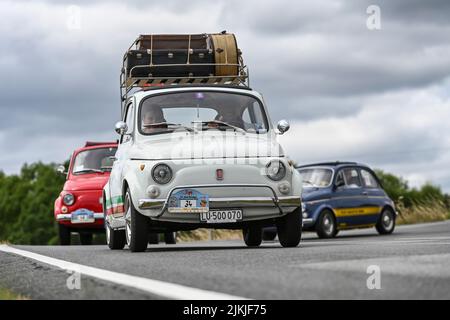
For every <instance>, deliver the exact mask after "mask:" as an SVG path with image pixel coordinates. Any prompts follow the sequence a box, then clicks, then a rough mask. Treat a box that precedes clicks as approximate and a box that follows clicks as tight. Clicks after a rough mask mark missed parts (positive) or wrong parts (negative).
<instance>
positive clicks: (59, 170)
mask: <svg viewBox="0 0 450 320" xmlns="http://www.w3.org/2000/svg"><path fill="white" fill-rule="evenodd" d="M56 172H58V173H61V174H66V173H67V172H66V168H65V167H64V166H63V165H60V166H58V167H57V168H56Z"/></svg>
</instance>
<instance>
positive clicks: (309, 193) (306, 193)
mask: <svg viewBox="0 0 450 320" xmlns="http://www.w3.org/2000/svg"><path fill="white" fill-rule="evenodd" d="M330 192H331V191H330V189H329V188H313V187H303V192H302V200H303V201H305V202H308V201H314V200H321V199H325V198H328V197H329V196H330Z"/></svg>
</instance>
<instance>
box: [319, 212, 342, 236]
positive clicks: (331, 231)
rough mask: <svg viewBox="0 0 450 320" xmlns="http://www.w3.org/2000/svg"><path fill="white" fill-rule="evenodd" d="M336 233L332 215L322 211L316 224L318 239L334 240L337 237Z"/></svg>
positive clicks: (334, 220)
mask: <svg viewBox="0 0 450 320" xmlns="http://www.w3.org/2000/svg"><path fill="white" fill-rule="evenodd" d="M337 232H338V230H337V225H336V219H335V218H334V214H333V213H332V212H331V211H330V210H324V211H322V212H321V213H320V216H319V219H317V222H316V233H317V235H318V236H319V238H321V239H326V238H334V237H335V236H336V235H337Z"/></svg>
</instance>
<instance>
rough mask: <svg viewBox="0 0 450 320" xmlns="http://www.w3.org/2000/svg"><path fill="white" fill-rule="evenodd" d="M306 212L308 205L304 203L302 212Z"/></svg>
mask: <svg viewBox="0 0 450 320" xmlns="http://www.w3.org/2000/svg"><path fill="white" fill-rule="evenodd" d="M305 211H306V204H305V203H304V202H302V212H305Z"/></svg>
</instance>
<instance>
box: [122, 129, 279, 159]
mask: <svg viewBox="0 0 450 320" xmlns="http://www.w3.org/2000/svg"><path fill="white" fill-rule="evenodd" d="M276 156H284V151H283V149H282V147H281V146H280V145H279V144H278V143H277V142H276V140H275V139H274V138H273V137H271V136H270V135H268V134H260V135H256V134H242V133H227V134H222V135H221V134H209V133H208V132H206V133H201V132H200V133H195V134H194V133H182V134H177V133H174V134H170V135H169V134H167V135H160V136H159V137H151V138H144V139H142V141H140V142H137V143H135V145H134V147H133V148H132V150H130V157H131V158H135V159H150V160H167V159H172V160H174V159H190V158H195V159H199V158H200V159H208V158H211V159H212V158H243V157H276Z"/></svg>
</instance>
